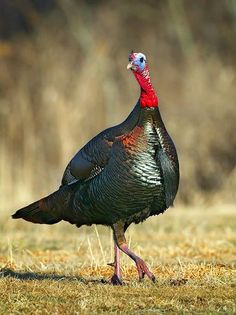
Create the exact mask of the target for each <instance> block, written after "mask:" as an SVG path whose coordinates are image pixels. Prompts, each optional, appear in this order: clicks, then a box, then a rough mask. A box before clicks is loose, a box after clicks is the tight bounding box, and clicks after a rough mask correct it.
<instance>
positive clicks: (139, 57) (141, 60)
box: [127, 51, 147, 72]
mask: <svg viewBox="0 0 236 315" xmlns="http://www.w3.org/2000/svg"><path fill="white" fill-rule="evenodd" d="M146 63H147V58H146V56H145V55H144V54H143V53H134V52H133V51H132V52H131V53H130V55H129V63H128V66H127V69H131V70H133V71H138V72H143V70H144V69H145V66H146Z"/></svg>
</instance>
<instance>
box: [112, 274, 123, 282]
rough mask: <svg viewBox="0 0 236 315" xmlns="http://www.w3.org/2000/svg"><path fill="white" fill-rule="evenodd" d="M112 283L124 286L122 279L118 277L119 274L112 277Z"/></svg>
mask: <svg viewBox="0 0 236 315" xmlns="http://www.w3.org/2000/svg"><path fill="white" fill-rule="evenodd" d="M110 283H111V284H113V285H122V284H123V283H122V279H121V278H120V277H118V275H117V274H115V273H114V275H113V276H112V277H111V280H110Z"/></svg>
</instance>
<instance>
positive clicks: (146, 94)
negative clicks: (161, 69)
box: [134, 64, 158, 107]
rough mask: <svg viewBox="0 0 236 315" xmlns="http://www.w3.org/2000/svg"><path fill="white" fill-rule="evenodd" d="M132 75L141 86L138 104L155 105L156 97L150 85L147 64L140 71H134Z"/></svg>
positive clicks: (156, 104)
mask: <svg viewBox="0 0 236 315" xmlns="http://www.w3.org/2000/svg"><path fill="white" fill-rule="evenodd" d="M134 76H135V78H136V80H137V81H138V83H139V85H140V88H141V95H140V105H141V107H157V106H158V97H157V95H156V93H155V90H154V88H153V86H152V83H151V79H150V74H149V70H148V65H147V64H146V66H145V69H144V70H143V71H142V72H139V71H134Z"/></svg>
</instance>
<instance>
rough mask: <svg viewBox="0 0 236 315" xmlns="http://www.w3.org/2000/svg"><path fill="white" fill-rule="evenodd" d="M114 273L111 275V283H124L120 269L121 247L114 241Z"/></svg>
mask: <svg viewBox="0 0 236 315" xmlns="http://www.w3.org/2000/svg"><path fill="white" fill-rule="evenodd" d="M114 254H115V257H114V260H115V261H114V274H113V276H112V277H111V283H112V284H113V285H122V278H121V270H120V250H119V247H118V246H117V245H116V243H114Z"/></svg>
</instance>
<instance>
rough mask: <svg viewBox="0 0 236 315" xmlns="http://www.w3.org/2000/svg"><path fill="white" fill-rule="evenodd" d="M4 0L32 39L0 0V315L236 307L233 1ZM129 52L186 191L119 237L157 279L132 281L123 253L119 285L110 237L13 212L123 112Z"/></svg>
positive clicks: (128, 105) (129, 80) (132, 97)
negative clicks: (41, 8) (143, 69)
mask: <svg viewBox="0 0 236 315" xmlns="http://www.w3.org/2000/svg"><path fill="white" fill-rule="evenodd" d="M12 3H14V5H13V4H12V5H11V6H10V9H9V10H10V12H11V10H13V9H14V8H15V9H16V10H17V8H20V9H19V12H20V13H19V14H23V16H24V18H25V20H24V21H25V22H24V23H25V24H24V25H25V28H24V29H27V32H24V31H22V32H18V31H17V30H16V29H15V28H14V27H12V28H11V27H10V26H11V24H9V23H12V22H13V20H12V19H11V18H12V16H13V17H14V16H16V15H14V14H13V15H9V16H8V14H7V12H8V11H6V10H5V11H3V10H1V9H2V8H3V7H4V6H7V5H8V1H1V3H0V32H1V31H2V30H3V29H4V30H5V32H7V36H5V38H4V40H0V213H1V217H0V268H2V269H1V272H0V296H1V299H0V314H81V313H88V314H91V313H102V312H104V313H122V314H123V313H132V314H134V313H137V314H149V313H150V314H153V313H154V314H155V313H156V314H159V313H168V314H171V313H173V314H176V313H180V314H183V313H204V314H205V313H207V314H214V313H216V312H219V313H224V314H233V313H236V307H235V301H236V283H235V280H236V279H235V261H236V233H235V231H236V212H235V205H234V204H235V201H236V195H235V192H236V167H235V164H236V160H235V152H236V137H235V134H236V124H235V120H236V110H235V99H236V89H235V84H236V76H235V64H236V59H235V56H236V42H235V29H236V6H235V1H234V0H231V1H230V0H222V1H212V0H208V1H184V0H179V1H174V0H173V1H172V0H169V1H152V0H148V1H145V2H144V1H121V2H120V1H119V2H117V1H109V2H107V1H103V2H99V3H97V2H92V1H90V2H89V4H88V3H85V2H83V1H81V2H79V1H75V0H70V1H64V0H60V1H53V0H50V1H49V0H48V1H47V3H50V5H49V9H50V10H49V11H47V12H41V13H40V12H38V11H37V10H35V9H34V7H33V5H32V3H38V5H39V3H43V2H40V1H31V0H27V1H24V3H25V4H24V7H22V2H21V1H17V0H15V1H12ZM45 3H46V2H45ZM27 4H28V5H27ZM29 4H30V5H29ZM2 12H5V13H2ZM10 17H11V18H10ZM4 18H5V19H4ZM4 21H5V28H4V27H3V26H4ZM27 23H28V24H27ZM27 25H28V26H27ZM26 26H27V27H26ZM10 30H12V32H11V33H8V32H10ZM0 35H2V34H1V33H0ZM10 35H11V36H10ZM9 36H10V37H9ZM1 38H3V36H1ZM130 49H134V50H135V51H143V52H145V53H146V54H147V56H148V60H149V63H150V69H151V75H152V78H153V83H154V86H155V87H156V89H157V91H158V94H159V98H160V108H161V112H162V115H163V118H164V120H165V123H166V126H167V128H168V130H169V131H170V133H171V135H172V136H173V138H174V140H175V143H176V145H177V148H178V152H179V157H180V165H181V186H180V191H179V195H178V200H177V208H174V209H170V210H168V212H167V213H166V214H164V215H163V216H160V217H158V218H153V219H151V220H149V221H147V222H145V223H144V224H142V225H139V226H135V227H131V228H130V230H129V231H128V235H129V236H128V238H129V241H130V243H131V246H132V248H133V249H135V250H136V252H137V253H140V254H141V255H142V257H143V258H145V259H146V260H147V262H148V263H149V264H150V265H151V268H152V270H153V271H154V272H155V274H156V275H157V277H158V281H157V283H156V284H152V283H150V282H148V281H147V280H145V281H144V282H143V283H139V282H138V281H137V280H136V279H137V275H136V271H135V268H134V266H133V265H132V263H131V262H130V261H129V260H128V259H127V258H125V257H124V258H123V272H124V279H125V283H126V285H125V286H124V287H119V288H117V287H111V286H110V285H109V284H108V283H107V281H108V279H109V277H110V275H111V273H112V270H111V268H110V267H108V266H106V263H107V262H109V261H111V235H110V232H109V230H107V229H105V228H102V227H98V234H97V233H96V230H94V228H93V227H92V228H84V227H83V228H81V229H80V230H77V229H76V228H74V227H72V226H69V225H67V224H64V223H60V224H58V225H55V226H50V227H48V226H35V225H33V224H29V223H26V222H20V221H12V220H11V219H10V218H9V216H10V214H11V212H12V211H13V210H14V209H17V208H20V207H21V206H23V205H25V204H26V203H28V202H31V201H33V200H35V199H38V198H40V197H42V196H43V195H45V194H48V193H49V192H50V191H53V190H54V189H55V188H56V187H58V185H59V183H60V179H61V176H62V173H63V170H64V167H65V166H66V164H67V162H68V161H69V159H70V158H71V157H72V156H73V154H74V153H75V152H76V151H77V150H78V148H79V147H81V146H82V145H83V144H84V143H85V142H86V141H87V140H88V139H89V138H91V137H92V136H93V135H95V134H96V133H97V132H98V131H100V130H101V129H104V128H105V127H107V126H110V125H113V124H115V123H118V122H120V121H121V120H122V119H124V118H125V117H126V116H127V114H128V113H129V112H130V110H131V109H132V107H133V106H134V104H135V102H136V100H137V97H138V93H139V90H138V87H137V84H136V82H135V80H134V79H133V77H132V75H131V73H129V72H127V71H126V63H127V55H128V52H129V51H130ZM183 205H184V206H183ZM193 205H194V206H193ZM206 205H208V207H207V206H206ZM100 242H101V244H102V246H100V245H99V244H100Z"/></svg>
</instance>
